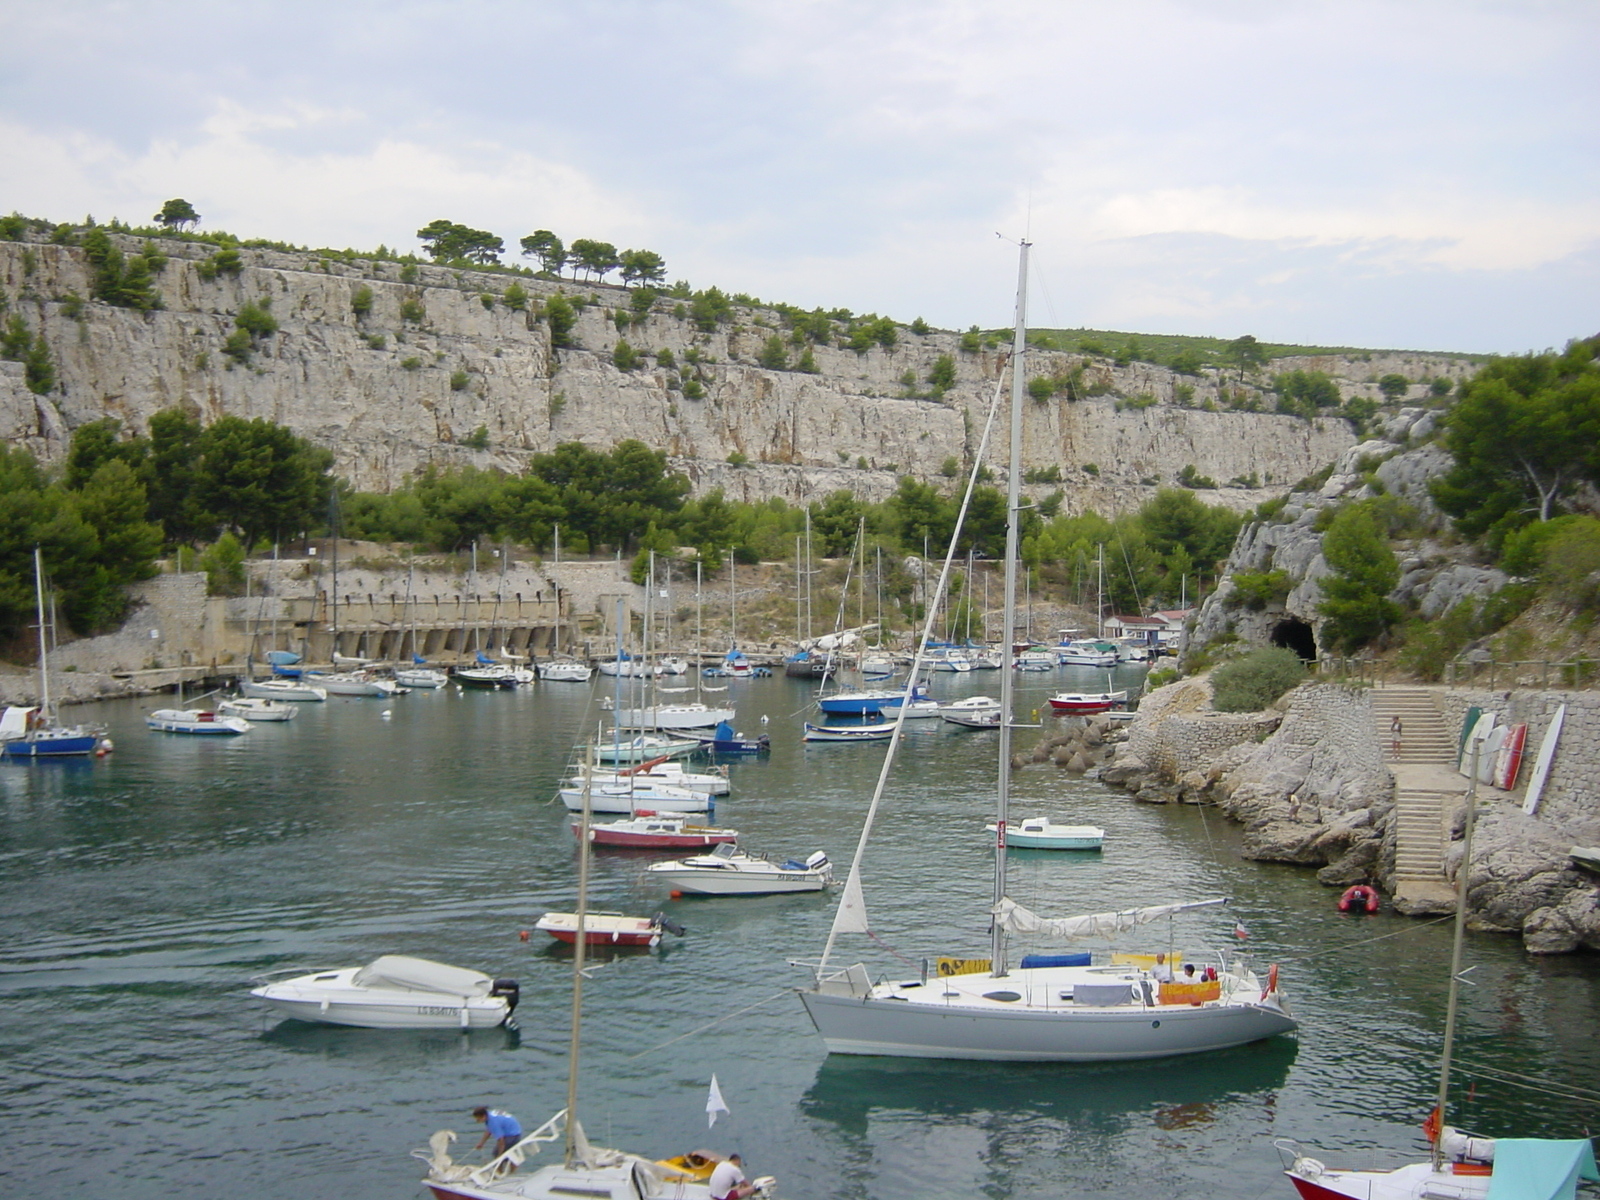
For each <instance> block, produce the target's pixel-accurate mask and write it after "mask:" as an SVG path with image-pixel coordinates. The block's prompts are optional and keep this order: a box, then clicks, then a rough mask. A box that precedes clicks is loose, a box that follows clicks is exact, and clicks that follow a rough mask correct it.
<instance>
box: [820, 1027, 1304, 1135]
mask: <svg viewBox="0 0 1600 1200" xmlns="http://www.w3.org/2000/svg"><path fill="white" fill-rule="evenodd" d="M1298 1052H1299V1044H1298V1043H1297V1042H1296V1041H1295V1039H1294V1038H1292V1037H1280V1038H1273V1039H1271V1040H1269V1041H1265V1042H1259V1043H1257V1044H1255V1045H1252V1046H1240V1047H1237V1048H1235V1049H1233V1050H1228V1051H1224V1052H1222V1053H1220V1054H1210V1055H1204V1056H1199V1057H1194V1058H1183V1059H1172V1060H1162V1061H1156V1062H1140V1063H1120V1064H1117V1063H1072V1064H1067V1065H1057V1064H1044V1063H1016V1064H1010V1065H1006V1064H999V1063H973V1062H938V1061H924V1060H921V1059H912V1058H866V1057H857V1056H851V1055H830V1056H829V1057H827V1058H825V1059H824V1060H823V1061H822V1064H821V1066H819V1067H818V1068H817V1075H816V1079H815V1080H814V1081H813V1082H812V1084H811V1086H810V1087H809V1088H808V1089H806V1092H805V1095H804V1096H802V1097H801V1101H800V1107H801V1111H802V1112H804V1113H805V1114H806V1115H808V1116H812V1117H816V1118H818V1119H820V1120H824V1121H827V1122H829V1123H830V1124H833V1125H837V1126H839V1127H840V1128H841V1129H845V1130H848V1131H852V1132H854V1133H857V1134H859V1133H861V1132H864V1131H865V1129H866V1128H867V1124H868V1121H869V1120H870V1119H871V1118H874V1117H876V1116H879V1115H882V1114H887V1113H916V1114H920V1115H921V1116H922V1117H923V1118H925V1119H931V1120H933V1121H935V1122H945V1123H956V1124H959V1123H962V1122H964V1121H965V1120H966V1119H967V1118H969V1117H971V1116H973V1115H974V1114H983V1115H984V1116H985V1117H991V1116H992V1117H998V1118H1001V1119H1005V1120H1016V1121H1023V1122H1026V1121H1028V1120H1032V1119H1036V1118H1039V1117H1048V1118H1051V1119H1054V1120H1060V1121H1067V1122H1070V1123H1073V1124H1089V1125H1110V1124H1119V1123H1120V1124H1127V1123H1129V1122H1137V1121H1145V1120H1148V1119H1150V1118H1151V1116H1152V1115H1154V1114H1161V1113H1166V1114H1174V1113H1178V1112H1180V1111H1197V1110H1199V1109H1201V1108H1202V1107H1204V1106H1214V1105H1218V1104H1221V1103H1225V1102H1229V1101H1234V1100H1241V1099H1255V1100H1259V1099H1263V1098H1264V1097H1265V1096H1266V1094H1268V1093H1271V1092H1272V1091H1273V1090H1274V1089H1277V1088H1280V1087H1282V1086H1283V1084H1284V1081H1285V1080H1286V1079H1287V1078H1288V1075H1289V1068H1290V1066H1291V1065H1292V1064H1293V1062H1294V1060H1295V1055H1296V1054H1297V1053H1298ZM1166 1119H1168V1120H1174V1119H1176V1118H1175V1117H1173V1116H1171V1115H1169V1116H1168V1117H1167V1118H1166ZM1201 1123H1204V1122H1201Z"/></svg>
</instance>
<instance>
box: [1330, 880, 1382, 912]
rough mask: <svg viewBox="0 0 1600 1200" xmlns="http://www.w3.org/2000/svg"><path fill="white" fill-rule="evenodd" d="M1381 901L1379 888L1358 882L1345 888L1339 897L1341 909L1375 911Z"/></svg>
mask: <svg viewBox="0 0 1600 1200" xmlns="http://www.w3.org/2000/svg"><path fill="white" fill-rule="evenodd" d="M1381 903H1382V900H1381V898H1380V897H1379V896H1378V889H1377V888H1375V887H1372V886H1371V885H1369V884H1365V883H1358V884H1356V885H1355V886H1354V887H1348V888H1345V890H1344V893H1343V894H1342V895H1341V896H1340V897H1339V911H1340V912H1369V913H1375V912H1377V911H1378V907H1379V905H1380V904H1381Z"/></svg>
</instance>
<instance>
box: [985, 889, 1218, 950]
mask: <svg viewBox="0 0 1600 1200" xmlns="http://www.w3.org/2000/svg"><path fill="white" fill-rule="evenodd" d="M1226 903H1227V900H1226V898H1224V897H1220V896H1219V897H1218V898H1217V899H1215V900H1192V901H1190V902H1188V903H1187V904H1157V905H1154V906H1152V907H1150V908H1130V909H1128V910H1126V911H1125V912H1108V913H1090V914H1088V915H1087V916H1082V917H1041V916H1040V915H1039V914H1038V913H1036V912H1031V911H1029V910H1028V909H1026V908H1023V907H1022V905H1020V904H1018V903H1017V902H1016V901H1015V900H1013V899H1011V897H1009V896H1005V897H1002V898H1001V900H1000V903H999V904H997V905H995V907H994V917H995V920H997V921H999V922H1000V926H1001V928H1003V929H1004V930H1005V931H1006V932H1007V933H1040V934H1045V935H1046V936H1048V937H1055V938H1062V939H1065V940H1068V941H1073V940H1078V939H1082V938H1103V937H1110V936H1111V935H1113V934H1117V933H1124V932H1126V931H1127V930H1129V929H1134V928H1136V927H1138V926H1140V925H1144V924H1147V923H1149V922H1151V921H1154V920H1157V919H1158V918H1160V917H1170V916H1172V915H1173V914H1174V913H1180V912H1187V911H1188V910H1189V909H1191V908H1209V907H1210V906H1211V905H1213V904H1226Z"/></svg>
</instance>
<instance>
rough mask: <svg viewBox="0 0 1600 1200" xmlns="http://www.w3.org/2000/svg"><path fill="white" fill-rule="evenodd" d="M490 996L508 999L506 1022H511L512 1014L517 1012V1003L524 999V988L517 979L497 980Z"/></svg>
mask: <svg viewBox="0 0 1600 1200" xmlns="http://www.w3.org/2000/svg"><path fill="white" fill-rule="evenodd" d="M489 995H491V996H504V997H505V998H506V1020H508V1021H509V1020H510V1019H511V1014H512V1013H514V1012H516V1011H517V1001H518V1000H520V999H522V986H521V985H520V984H519V983H517V981H516V980H515V979H496V980H495V981H494V986H493V987H491V988H490V989H489Z"/></svg>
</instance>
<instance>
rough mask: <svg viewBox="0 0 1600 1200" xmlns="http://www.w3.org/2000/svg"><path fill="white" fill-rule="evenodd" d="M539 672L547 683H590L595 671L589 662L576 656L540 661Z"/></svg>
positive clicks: (540, 676)
mask: <svg viewBox="0 0 1600 1200" xmlns="http://www.w3.org/2000/svg"><path fill="white" fill-rule="evenodd" d="M537 672H538V675H539V678H540V679H541V680H543V681H544V682H545V683H588V682H589V676H590V675H591V674H593V672H592V671H591V670H590V669H589V664H588V663H581V662H579V661H578V660H577V659H575V658H552V659H547V660H545V661H544V662H542V663H540V664H539V666H538V668H537Z"/></svg>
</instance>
